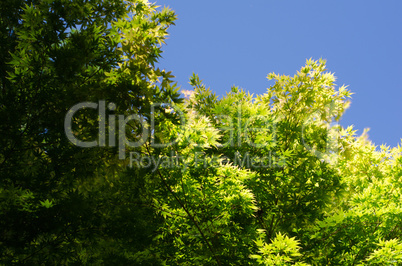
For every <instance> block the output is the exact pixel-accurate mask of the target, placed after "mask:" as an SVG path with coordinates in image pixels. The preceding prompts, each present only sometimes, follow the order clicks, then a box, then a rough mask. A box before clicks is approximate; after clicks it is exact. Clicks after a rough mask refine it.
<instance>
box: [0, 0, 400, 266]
mask: <svg viewBox="0 0 402 266" xmlns="http://www.w3.org/2000/svg"><path fill="white" fill-rule="evenodd" d="M0 12H1V20H0V21H1V28H0V30H1V42H0V49H1V53H0V56H1V57H2V60H0V76H1V84H0V89H1V92H0V121H1V126H0V133H1V135H2V139H1V140H0V142H1V145H0V169H1V170H0V178H1V181H2V182H1V184H0V201H1V204H0V247H1V249H0V258H1V261H2V263H4V264H32V265H35V264H51V265H52V264H95V265H99V264H106V265H108V264H118V265H124V264H128V265H132V264H133V265H255V264H256V263H257V264H262V265H289V264H294V265H399V264H401V263H402V256H401V254H402V253H401V249H402V248H401V247H402V244H401V243H400V241H401V240H400V237H401V232H402V231H401V228H402V227H401V225H402V216H401V214H402V206H401V203H400V202H401V199H402V192H401V188H402V187H401V185H400V177H401V174H402V170H401V169H402V147H396V148H389V147H386V146H381V147H380V148H378V147H376V146H375V145H374V144H372V143H371V142H370V141H369V140H368V137H367V134H366V132H365V133H364V134H363V135H362V136H356V135H355V131H354V129H353V127H348V128H346V129H345V128H342V127H341V126H340V125H338V124H336V123H337V122H338V121H339V119H340V118H341V116H342V114H343V112H344V111H345V110H346V108H347V107H348V106H349V98H350V96H351V93H350V92H349V90H347V88H346V87H344V86H343V87H340V88H337V87H336V85H335V77H334V75H333V74H332V73H329V72H327V70H326V67H325V61H324V60H319V61H314V60H312V59H309V60H307V62H306V65H305V66H303V67H302V68H301V69H300V71H298V72H297V74H296V75H294V76H293V77H291V76H286V75H278V74H275V73H271V74H269V75H268V79H270V80H274V85H272V86H271V87H269V88H268V89H267V92H266V93H265V94H263V95H257V96H254V95H252V94H250V93H247V92H246V91H244V90H243V89H239V88H238V87H232V88H231V90H230V92H228V93H227V94H226V95H225V96H223V97H217V96H216V95H215V94H214V93H213V92H212V91H211V90H210V89H209V88H207V87H206V86H205V85H204V84H203V83H202V81H201V80H200V78H199V77H198V76H197V75H195V74H194V75H193V76H192V77H191V78H190V84H191V85H192V86H193V88H194V91H193V92H192V93H189V98H188V99H186V100H184V99H182V98H180V94H179V93H178V87H177V85H176V84H175V83H173V82H172V78H173V75H172V74H171V73H170V72H167V71H165V70H161V69H159V68H158V67H156V63H157V62H158V59H159V58H160V56H161V53H162V49H161V48H162V45H163V43H164V41H165V39H166V38H167V30H168V28H169V26H170V25H173V24H174V21H175V18H176V16H175V14H174V13H173V12H172V11H171V10H169V9H158V8H157V7H156V6H155V5H154V4H150V3H148V2H147V1H142V0H136V1H120V0H108V1H64V0H58V1H36V0H33V1H23V0H20V1H3V2H1V9H0ZM80 103H86V104H88V103H91V104H92V105H90V106H88V105H87V106H86V107H87V108H81V109H79V111H77V112H75V113H74V111H73V109H71V108H72V107H73V106H76V104H80ZM96 110H97V111H96ZM70 114H71V118H72V121H71V123H66V122H65V119H66V117H69V115H70ZM334 123H335V124H336V125H333V124H334ZM68 132H70V133H71V134H70V135H68ZM82 142H85V144H86V145H87V146H88V147H79V146H80V143H81V144H82ZM137 144H138V145H137Z"/></svg>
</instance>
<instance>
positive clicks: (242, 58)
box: [151, 0, 402, 147]
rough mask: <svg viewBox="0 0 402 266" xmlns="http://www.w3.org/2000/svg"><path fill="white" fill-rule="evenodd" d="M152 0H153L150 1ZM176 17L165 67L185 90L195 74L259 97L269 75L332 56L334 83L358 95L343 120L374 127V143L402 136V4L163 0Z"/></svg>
mask: <svg viewBox="0 0 402 266" xmlns="http://www.w3.org/2000/svg"><path fill="white" fill-rule="evenodd" d="M151 2H153V1H151ZM156 3H157V4H158V5H161V6H169V7H170V8H171V9H173V10H175V12H176V14H177V15H178V20H177V21H176V26H174V27H172V28H170V29H169V32H170V36H169V39H168V40H167V45H166V46H164V48H163V50H164V53H163V54H162V56H163V59H161V61H160V65H159V66H160V67H162V68H165V69H167V70H171V71H173V74H174V75H175V76H176V81H177V82H178V84H179V85H181V88H182V89H191V86H190V85H189V84H188V80H189V77H190V76H191V75H192V73H193V72H195V73H197V74H199V76H200V78H201V79H202V80H203V82H204V84H206V86H207V87H210V88H211V90H212V91H214V92H215V93H216V94H217V95H220V96H222V95H224V94H225V93H226V92H228V91H230V88H231V87H232V86H233V85H236V86H239V87H241V88H243V89H245V90H246V91H249V92H250V93H254V94H262V93H265V92H266V90H267V88H268V87H269V86H270V85H272V81H268V80H267V79H266V76H267V74H269V73H271V72H275V73H279V74H286V75H291V76H293V75H294V74H296V71H297V70H299V69H300V68H301V67H302V66H304V64H305V61H306V59H308V58H313V59H315V60H318V59H319V58H323V59H326V60H327V68H328V70H329V71H330V72H334V73H335V76H337V81H336V84H337V85H338V86H341V85H349V90H351V91H352V92H353V93H354V95H352V104H351V106H350V108H349V109H348V110H347V111H346V113H345V114H344V116H343V118H342V120H341V125H343V126H344V127H347V126H349V125H354V127H355V129H357V130H358V134H361V133H362V132H363V129H364V128H370V131H369V137H370V139H371V140H372V141H373V142H374V143H375V144H376V145H381V144H387V145H390V146H392V147H393V146H397V145H398V144H400V143H401V138H402V104H401V100H402V1H400V0H386V1H360V0H353V1H350V0H349V1H346V0H337V1H324V0H321V1H319V0H314V1H313V0H310V1H309V0H305V1H300V0H292V1H279V0H247V1H237V0H235V1H223V0H214V1H212V0H204V1H188V0H170V1H167V0H164V1H162V0H159V1H157V2H156Z"/></svg>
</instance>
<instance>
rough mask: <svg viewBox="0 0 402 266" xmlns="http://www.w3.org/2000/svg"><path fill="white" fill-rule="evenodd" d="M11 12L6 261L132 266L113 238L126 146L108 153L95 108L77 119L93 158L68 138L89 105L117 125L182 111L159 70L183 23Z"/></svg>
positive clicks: (28, 6) (114, 6)
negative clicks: (162, 108)
mask: <svg viewBox="0 0 402 266" xmlns="http://www.w3.org/2000/svg"><path fill="white" fill-rule="evenodd" d="M0 5H1V6H0V12H1V16H0V17H1V19H0V21H1V22H0V23H1V25H0V29H1V41H0V49H1V52H0V54H1V57H2V60H1V62H0V76H1V84H0V120H1V126H0V134H1V136H2V138H1V140H0V142H1V144H0V169H1V172H0V177H1V185H0V194H1V204H0V206H1V207H0V220H1V221H0V223H1V224H0V228H1V229H0V243H1V244H0V245H1V246H2V248H1V249H0V250H1V258H2V261H3V263H7V264H8V263H27V264H40V263H42V262H47V263H51V264H56V263H57V264H59V263H62V264H70V263H89V262H92V263H96V262H102V261H104V262H107V261H108V260H109V261H110V260H112V261H113V260H115V259H113V256H115V257H119V258H120V259H121V260H122V261H124V259H126V260H127V259H128V258H129V257H130V256H132V254H129V253H128V252H126V253H128V255H127V254H125V250H119V248H118V247H119V245H121V243H119V241H120V240H121V237H120V236H119V235H118V233H117V232H114V231H113V230H114V228H110V227H109V228H107V226H108V225H109V223H110V222H111V221H110V220H113V219H112V218H111V217H110V215H114V213H113V212H111V210H113V206H111V205H110V204H111V203H113V202H111V199H114V197H115V196H114V195H113V194H112V192H113V191H111V190H108V189H107V187H110V183H111V182H112V181H111V180H112V179H113V177H114V176H115V175H116V174H115V173H116V171H118V170H119V169H121V168H122V165H123V164H122V163H121V161H119V160H118V159H117V158H116V153H117V148H116V147H111V148H108V149H106V148H103V147H102V146H105V143H102V142H103V140H102V138H103V139H105V137H106V136H105V135H104V134H103V132H100V131H101V130H102V125H104V126H106V128H107V127H108V123H106V121H104V120H102V119H98V112H97V111H96V110H94V109H93V108H92V109H91V108H85V109H82V110H80V111H79V112H77V113H76V114H75V115H74V117H73V121H72V123H71V125H72V128H70V130H71V131H72V132H74V134H75V135H74V137H76V138H77V139H79V140H81V141H96V142H97V145H96V147H92V148H88V149H83V148H80V147H76V146H75V145H73V144H72V143H71V142H70V141H69V139H68V138H67V137H66V134H65V128H64V120H65V116H66V114H67V113H68V112H67V111H68V110H69V109H70V108H71V107H72V106H74V105H75V104H77V103H80V102H92V103H93V104H96V105H95V109H99V110H100V109H101V108H102V102H101V100H102V101H105V102H110V103H113V104H114V105H111V106H110V107H112V108H109V109H113V106H115V107H116V108H115V110H108V111H110V112H109V113H110V114H113V111H114V112H116V113H120V114H127V113H130V114H133V113H135V114H141V113H143V112H146V110H147V108H148V106H149V105H150V103H151V102H158V101H162V99H163V101H166V99H167V98H168V99H170V101H172V102H178V101H179V99H178V93H177V89H176V88H175V85H174V84H172V82H171V80H170V78H171V74H170V73H169V72H166V71H164V70H160V69H158V68H156V67H155V63H156V62H157V60H158V59H159V58H160V54H161V45H162V44H163V43H164V40H165V39H166V36H167V29H168V27H169V26H170V25H172V24H173V23H174V20H175V15H174V13H173V12H172V11H170V10H168V9H163V10H159V11H157V9H156V6H155V5H152V4H149V3H147V1H142V0H139V1H120V0H111V1H67V0H57V1H36V0H33V1H31V0H29V1H24V0H19V1H14V0H12V1H11V0H10V1H8V0H6V1H2V2H1V4H0ZM98 124H99V126H98ZM102 134H103V135H102ZM98 135H100V136H98ZM111 137H112V136H111ZM111 146H112V145H111ZM104 192H105V193H104ZM108 193H109V194H108ZM131 193H132V191H131ZM132 196H133V195H132ZM138 204H140V203H138ZM133 209H136V208H133ZM144 209H145V207H144ZM119 211H120V212H123V210H119ZM136 211H137V212H138V213H141V212H143V211H144V210H142V209H140V210H136ZM136 214H137V213H132V214H131V215H130V217H133V216H134V217H135V215H136ZM121 215H122V214H121ZM146 216H152V212H151V213H146ZM146 216H145V217H143V219H147V217H146ZM119 219H121V217H119V218H116V219H115V220H117V221H119ZM137 220H138V219H137ZM126 222H127V221H124V223H126ZM131 222H132V223H134V224H138V225H141V223H144V222H143V221H142V220H141V221H138V222H136V221H131ZM120 226H121V227H123V228H125V227H124V225H123V224H120ZM127 226H128V225H127ZM116 230H117V229H115V231H116ZM152 230H153V229H152V228H150V231H151V232H152ZM149 237H151V236H147V238H149ZM119 239H120V240H119ZM146 245H147V242H146V241H143V244H138V250H136V252H139V251H142V249H144V247H145V246H146ZM104 250H106V252H104Z"/></svg>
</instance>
